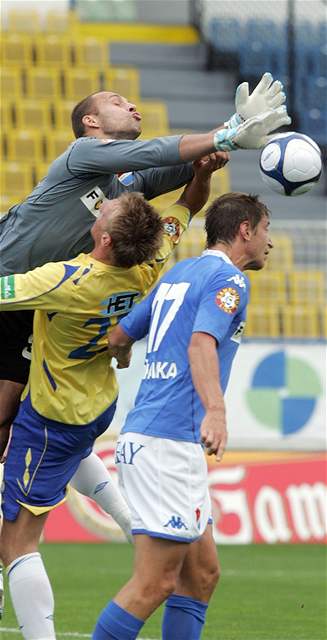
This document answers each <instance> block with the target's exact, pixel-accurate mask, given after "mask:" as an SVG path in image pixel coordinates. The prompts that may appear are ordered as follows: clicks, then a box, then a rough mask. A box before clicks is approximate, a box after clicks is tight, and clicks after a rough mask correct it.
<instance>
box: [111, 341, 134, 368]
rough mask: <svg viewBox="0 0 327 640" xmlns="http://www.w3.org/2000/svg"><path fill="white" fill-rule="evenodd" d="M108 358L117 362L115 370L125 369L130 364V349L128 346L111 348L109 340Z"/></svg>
mask: <svg viewBox="0 0 327 640" xmlns="http://www.w3.org/2000/svg"><path fill="white" fill-rule="evenodd" d="M108 356H109V358H115V359H116V360H117V369H127V368H128V367H129V365H130V363H131V357H132V349H131V347H130V346H125V347H118V346H113V345H112V344H110V338H109V343H108Z"/></svg>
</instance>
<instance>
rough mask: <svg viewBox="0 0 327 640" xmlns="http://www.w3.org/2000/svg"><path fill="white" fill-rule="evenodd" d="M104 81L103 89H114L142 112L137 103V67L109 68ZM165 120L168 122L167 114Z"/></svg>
mask: <svg viewBox="0 0 327 640" xmlns="http://www.w3.org/2000/svg"><path fill="white" fill-rule="evenodd" d="M104 83H105V85H104V90H105V91H114V92H115V93H118V94H119V95H121V96H123V97H124V98H126V99H127V100H129V101H130V102H133V103H136V107H137V110H138V111H140V112H141V113H142V110H141V107H140V105H139V104H138V102H139V100H140V97H139V96H140V78H139V72H138V71H137V69H128V68H126V69H125V68H119V67H116V68H111V69H110V70H109V71H107V72H106V73H105V75H104ZM156 104H160V105H161V106H160V107H159V109H160V108H162V106H163V105H162V104H161V103H156ZM142 109H143V106H142ZM165 122H166V123H167V122H168V120H167V114H166V121H165ZM167 126H168V125H167ZM151 128H152V129H153V127H151V124H150V123H149V124H148V129H151ZM166 128H167V127H166Z"/></svg>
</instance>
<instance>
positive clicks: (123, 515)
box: [70, 452, 132, 542]
mask: <svg viewBox="0 0 327 640" xmlns="http://www.w3.org/2000/svg"><path fill="white" fill-rule="evenodd" d="M70 484H71V485H72V487H74V489H76V491H79V493H82V494H83V495H84V496H88V497H89V498H92V499H93V500H95V502H97V504H98V505H99V506H100V507H101V508H102V509H103V510H104V511H106V513H109V515H110V516H112V517H113V519H114V520H115V522H117V524H118V525H119V526H120V527H121V529H122V530H123V531H124V533H125V535H126V537H127V539H128V541H129V542H132V534H131V516H130V511H129V508H128V506H127V504H126V502H125V500H124V498H123V496H122V495H121V493H120V491H119V489H118V488H117V487H116V486H115V484H114V482H113V480H112V477H111V475H110V473H109V471H108V469H107V468H106V466H105V465H104V463H103V462H102V460H101V458H99V456H97V455H96V453H93V452H92V453H90V455H89V456H88V457H87V458H84V460H82V461H81V462H80V464H79V467H78V469H77V471H76V473H75V475H74V476H73V477H72V479H71V481H70Z"/></svg>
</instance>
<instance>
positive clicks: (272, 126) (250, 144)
mask: <svg viewBox="0 0 327 640" xmlns="http://www.w3.org/2000/svg"><path fill="white" fill-rule="evenodd" d="M290 123H291V118H290V117H289V115H288V113H287V111H286V107H285V106H282V107H278V109H275V110H273V109H270V110H269V111H266V112H265V113H262V114H261V115H259V116H254V117H253V118H249V120H245V122H243V124H239V125H238V126H237V127H235V128H234V129H220V130H219V131H216V133H215V134H214V146H215V147H216V149H222V150H225V149H228V150H229V151H233V150H235V149H261V147H264V146H265V144H267V142H268V134H269V133H272V132H273V131H275V130H276V129H279V127H283V126H285V125H288V124H290Z"/></svg>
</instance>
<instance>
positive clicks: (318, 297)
mask: <svg viewBox="0 0 327 640" xmlns="http://www.w3.org/2000/svg"><path fill="white" fill-rule="evenodd" d="M288 281H289V295H290V301H291V303H292V304H295V305H300V304H304V305H305V304H308V305H318V304H324V303H325V300H326V277H325V274H324V273H323V271H311V270H308V271H293V272H291V273H290V274H289V276H288Z"/></svg>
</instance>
